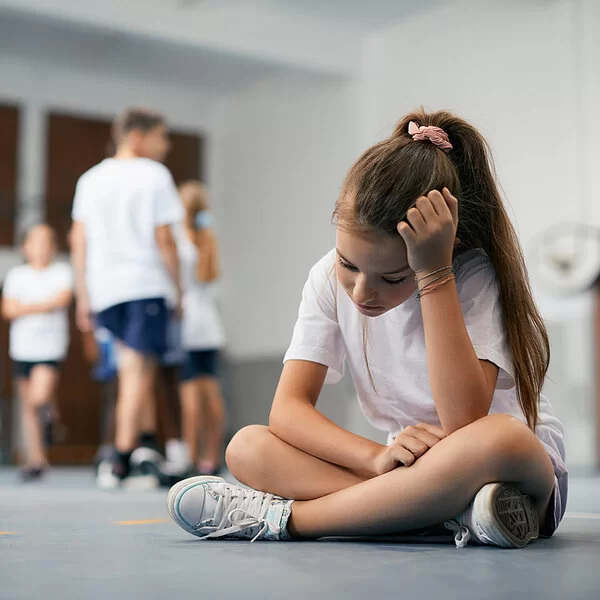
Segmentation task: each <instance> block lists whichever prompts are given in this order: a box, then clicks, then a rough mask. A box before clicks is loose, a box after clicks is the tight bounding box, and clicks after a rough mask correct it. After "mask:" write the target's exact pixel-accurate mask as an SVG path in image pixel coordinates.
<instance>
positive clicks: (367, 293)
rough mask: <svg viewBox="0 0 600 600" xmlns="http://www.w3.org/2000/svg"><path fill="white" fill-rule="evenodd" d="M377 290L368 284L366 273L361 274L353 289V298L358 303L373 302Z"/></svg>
mask: <svg viewBox="0 0 600 600" xmlns="http://www.w3.org/2000/svg"><path fill="white" fill-rule="evenodd" d="M376 295H377V292H375V290H374V289H373V288H371V287H369V285H368V281H367V278H366V277H365V276H364V275H362V274H361V275H359V276H358V277H357V278H356V282H355V284H354V289H353V290H352V299H353V300H354V302H356V303H357V304H373V301H374V300H375V297H376Z"/></svg>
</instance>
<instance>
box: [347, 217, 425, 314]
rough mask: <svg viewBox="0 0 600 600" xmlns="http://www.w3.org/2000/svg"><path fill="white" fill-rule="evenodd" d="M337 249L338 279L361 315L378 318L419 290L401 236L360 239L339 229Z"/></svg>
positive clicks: (372, 236) (361, 237)
mask: <svg viewBox="0 0 600 600" xmlns="http://www.w3.org/2000/svg"><path fill="white" fill-rule="evenodd" d="M336 246H337V261H336V276H337V279H338V281H339V282H340V284H341V285H342V287H343V288H344V290H345V291H346V293H347V294H348V296H349V297H350V299H351V300H352V302H354V304H355V305H356V308H357V309H358V311H359V312H360V313H361V314H363V315H365V316H367V317H378V316H379V315H382V314H383V313H385V312H387V311H388V310H392V309H393V308H396V307H397V306H399V305H400V304H402V303H403V302H405V301H406V300H408V298H410V296H412V294H413V293H414V292H415V290H416V289H417V285H416V283H415V280H414V276H415V274H414V272H413V271H412V270H411V269H410V267H409V266H408V260H407V258H406V245H405V244H404V241H403V240H402V238H401V237H400V236H394V237H391V236H379V235H375V234H373V235H371V236H368V237H364V236H357V235H354V234H352V233H349V232H348V231H344V230H343V229H340V228H339V227H338V228H337V231H336Z"/></svg>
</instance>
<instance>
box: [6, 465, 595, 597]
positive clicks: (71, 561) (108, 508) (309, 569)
mask: <svg viewBox="0 0 600 600" xmlns="http://www.w3.org/2000/svg"><path fill="white" fill-rule="evenodd" d="M164 505H165V492H161V491H158V490H154V491H146V492H141V491H136V492H134V491H128V492H125V491H121V492H112V493H106V492H100V491H98V490H96V489H95V488H94V481H93V478H92V474H91V471H90V470H76V469H64V470H60V469H55V470H54V471H53V472H52V473H51V474H50V476H49V477H48V479H47V480H46V481H45V482H43V483H39V484H28V485H22V484H18V483H17V474H16V471H14V470H12V469H5V470H0V599H2V600H33V599H38V598H39V599H55V598H56V599H61V600H71V599H77V600H88V599H90V600H96V599H109V598H110V599H115V600H120V599H121V598H123V599H127V600H137V599H143V600H155V599H156V600H158V599H161V600H165V599H167V600H168V599H170V598H172V599H175V598H177V599H179V598H182V599H183V598H186V599H187V598H193V599H194V600H196V599H204V598H210V599H213V598H215V599H216V598H218V599H219V600H221V599H224V598H236V599H240V600H241V599H243V598H285V599H289V600H295V599H300V598H302V599H303V600H308V599H311V598H343V599H344V600H350V599H354V598H373V599H375V598H377V599H388V598H390V599H392V598H393V599H394V600H396V599H405V598H410V599H411V600H412V599H414V600H429V599H434V598H435V599H436V600H437V599H445V600H454V599H455V598H456V599H461V600H467V599H474V600H475V599H477V600H483V599H497V598H511V600H512V599H515V598H523V599H526V600H535V599H537V598H544V599H550V600H552V599H555V598H556V599H560V600H579V599H582V600H583V599H586V600H599V599H600V479H598V478H587V479H586V478H581V479H574V480H572V482H571V494H570V499H569V510H568V513H567V517H566V518H565V520H564V521H563V523H562V525H561V527H560V529H559V531H558V532H557V534H556V535H555V536H554V537H553V538H552V539H550V540H543V541H538V542H536V543H535V544H532V545H530V546H529V547H527V548H525V549H524V550H500V549H497V548H487V547H468V548H466V549H463V550H458V549H456V548H454V547H453V546H451V545H418V544H399V543H380V542H378V543H365V542H356V541H349V542H332V541H322V542H297V543H268V542H262V543H258V542H257V543H254V544H252V545H250V544H249V543H248V542H241V541H240V542H238V541H222V542H202V541H199V540H197V539H196V538H193V537H191V536H189V535H187V534H186V533H185V532H183V531H181V530H180V529H178V528H177V527H176V526H175V525H174V524H172V523H171V522H170V521H168V520H167V519H168V517H167V515H166V511H165V508H164Z"/></svg>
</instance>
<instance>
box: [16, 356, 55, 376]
mask: <svg viewBox="0 0 600 600" xmlns="http://www.w3.org/2000/svg"><path fill="white" fill-rule="evenodd" d="M38 365H45V366H47V367H52V368H53V369H56V370H57V371H58V370H59V369H60V362H59V361H57V360H35V361H30V360H13V369H14V372H15V377H18V378H23V379H29V378H30V377H31V371H33V368H34V367H37V366H38Z"/></svg>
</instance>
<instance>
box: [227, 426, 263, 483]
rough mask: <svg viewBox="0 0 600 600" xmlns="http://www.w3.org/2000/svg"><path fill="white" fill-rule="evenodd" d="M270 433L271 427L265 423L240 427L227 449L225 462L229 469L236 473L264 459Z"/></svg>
mask: <svg viewBox="0 0 600 600" xmlns="http://www.w3.org/2000/svg"><path fill="white" fill-rule="evenodd" d="M270 435H271V432H270V431H269V428H268V427H266V426H264V425H248V426H247V427H244V428H242V429H240V430H239V431H238V432H237V433H236V434H235V435H234V436H233V438H231V441H230V442H229V445H228V446H227V450H226V451H225V462H226V463H227V466H228V467H229V470H230V471H231V472H232V473H233V474H234V475H236V472H238V473H239V472H240V471H244V470H246V469H248V468H249V467H251V466H252V465H253V464H255V463H256V461H262V460H263V459H264V456H265V454H266V451H267V446H268V442H269V436H270ZM236 477H237V475H236ZM238 479H239V477H238Z"/></svg>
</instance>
